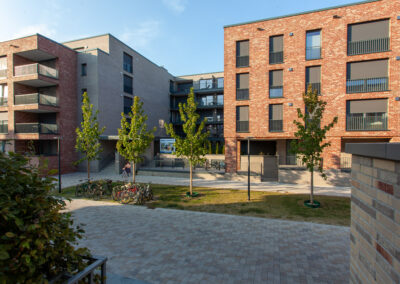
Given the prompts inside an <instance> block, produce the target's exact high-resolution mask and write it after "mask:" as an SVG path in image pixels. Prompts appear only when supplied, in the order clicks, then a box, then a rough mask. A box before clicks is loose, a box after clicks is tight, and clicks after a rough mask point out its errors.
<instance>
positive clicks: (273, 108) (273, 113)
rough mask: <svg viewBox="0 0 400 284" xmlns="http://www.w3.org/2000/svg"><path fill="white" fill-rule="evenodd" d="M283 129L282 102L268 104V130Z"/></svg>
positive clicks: (278, 130) (276, 130)
mask: <svg viewBox="0 0 400 284" xmlns="http://www.w3.org/2000/svg"><path fill="white" fill-rule="evenodd" d="M282 130H283V104H273V105H269V131H270V132H280V131H282Z"/></svg>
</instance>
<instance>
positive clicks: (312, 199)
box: [310, 170, 314, 205]
mask: <svg viewBox="0 0 400 284" xmlns="http://www.w3.org/2000/svg"><path fill="white" fill-rule="evenodd" d="M310 174H311V183H310V187H311V193H310V204H311V205H312V204H314V170H311V172H310Z"/></svg>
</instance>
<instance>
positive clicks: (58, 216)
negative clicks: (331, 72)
mask: <svg viewBox="0 0 400 284" xmlns="http://www.w3.org/2000/svg"><path fill="white" fill-rule="evenodd" d="M49 174H54V173H49ZM53 187H54V180H53V179H51V178H48V177H41V176H40V175H39V170H38V169H37V168H34V167H31V166H30V165H29V164H28V160H27V159H26V158H25V157H23V156H21V155H18V154H14V153H9V156H5V155H4V154H3V153H0V236H1V237H0V283H46V282H47V281H48V280H49V279H51V278H53V277H55V276H56V275H58V274H60V273H62V272H64V271H66V272H69V273H75V272H77V271H78V270H82V269H83V268H84V267H85V266H86V264H85V263H86V262H85V260H84V257H87V256H89V251H88V250H87V249H85V248H79V249H77V248H75V247H74V246H75V245H77V240H78V239H80V238H81V237H82V233H83V232H84V231H83V230H82V229H81V228H80V227H79V226H78V227H77V228H76V229H74V227H73V221H72V220H71V218H70V214H69V213H60V210H63V209H65V202H64V201H63V200H61V199H58V198H55V197H52V196H50V195H49V192H50V190H51V189H53Z"/></svg>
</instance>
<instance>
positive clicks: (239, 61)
mask: <svg viewBox="0 0 400 284" xmlns="http://www.w3.org/2000/svg"><path fill="white" fill-rule="evenodd" d="M236 67H249V56H236Z"/></svg>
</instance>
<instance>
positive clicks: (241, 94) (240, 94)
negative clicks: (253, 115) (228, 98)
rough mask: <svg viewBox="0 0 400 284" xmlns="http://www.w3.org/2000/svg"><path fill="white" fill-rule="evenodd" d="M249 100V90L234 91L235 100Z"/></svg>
mask: <svg viewBox="0 0 400 284" xmlns="http://www.w3.org/2000/svg"><path fill="white" fill-rule="evenodd" d="M248 99H249V89H236V100H238V101H244V100H248Z"/></svg>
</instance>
